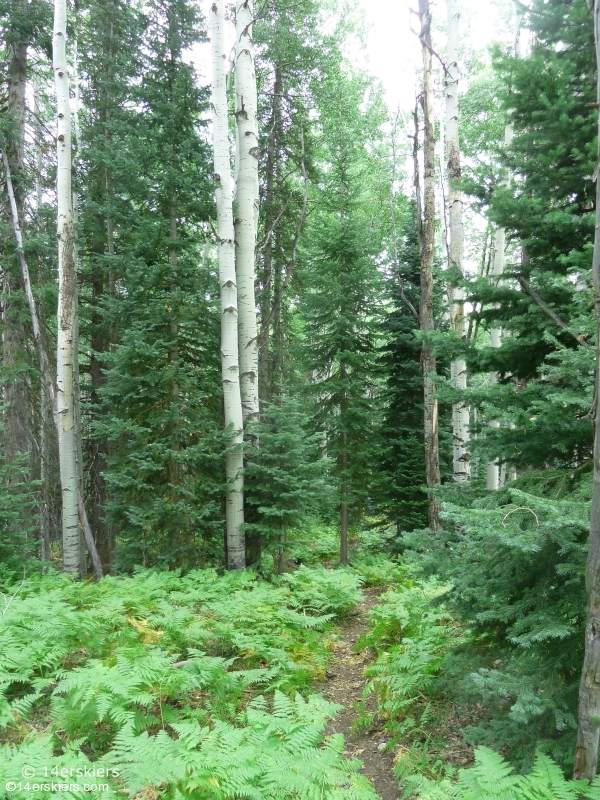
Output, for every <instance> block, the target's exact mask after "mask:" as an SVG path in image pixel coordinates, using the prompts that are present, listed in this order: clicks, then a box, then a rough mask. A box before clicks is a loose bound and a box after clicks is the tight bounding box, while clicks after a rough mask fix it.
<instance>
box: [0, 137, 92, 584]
mask: <svg viewBox="0 0 600 800" xmlns="http://www.w3.org/2000/svg"><path fill="white" fill-rule="evenodd" d="M2 160H3V162H4V170H5V173H6V188H7V193H8V199H9V204H10V211H11V218H12V227H13V232H14V235H15V242H16V244H17V255H18V258H19V265H20V267H21V276H22V278H23V285H24V287H25V295H26V297H27V305H28V306H29V313H30V316H31V328H32V332H33V339H34V342H35V346H36V350H37V352H38V358H39V364H40V372H41V373H42V384H43V389H44V390H45V392H46V396H47V398H48V400H49V401H50V405H51V407H52V415H53V419H54V426H55V428H56V433H57V438H58V433H59V425H60V421H59V418H58V407H59V406H58V390H57V383H56V382H55V381H54V378H53V377H52V370H51V367H50V359H49V358H48V353H47V352H46V346H45V344H44V340H43V337H42V329H41V326H40V319H39V316H38V313H37V305H36V302H35V297H34V296H33V288H32V285H31V278H30V274H29V267H28V265H27V261H26V260H25V254H24V251H23V236H22V233H21V228H20V225H19V216H18V213H17V204H16V200H15V193H14V190H13V184H12V178H11V173H10V166H9V163H8V158H7V156H6V153H5V152H2ZM42 416H43V414H42ZM75 502H76V503H77V514H78V517H79V522H80V524H81V527H82V529H83V536H84V539H85V543H86V545H87V549H88V552H89V554H90V559H91V562H92V566H93V568H94V573H95V575H96V577H97V578H98V580H100V579H101V578H102V577H103V573H102V564H101V563H100V559H99V558H98V552H97V550H96V545H95V543H94V537H93V535H92V530H91V528H90V525H89V522H88V519H87V514H86V511H85V505H84V502H83V497H82V495H81V492H80V491H79V487H77V488H76V495H75Z"/></svg>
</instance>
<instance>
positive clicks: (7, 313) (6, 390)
mask: <svg viewBox="0 0 600 800" xmlns="http://www.w3.org/2000/svg"><path fill="white" fill-rule="evenodd" d="M19 4H20V5H23V2H22V0H19ZM20 13H23V11H21V12H20ZM10 52H11V56H10V61H9V63H8V70H7V77H8V87H7V89H8V91H7V108H6V111H7V116H8V120H9V125H10V129H9V135H8V137H7V139H8V141H7V145H6V155H7V158H8V163H9V167H10V171H11V174H12V176H13V180H14V194H15V201H16V205H17V213H18V215H19V219H20V221H21V224H22V223H23V216H24V215H23V199H24V198H23V192H22V189H21V183H22V175H23V170H24V159H25V114H26V101H25V89H26V84H27V45H26V44H13V45H12V46H11V48H10ZM7 216H9V217H10V209H9V208H7ZM20 283H21V282H20V280H19V278H18V272H16V273H15V272H14V271H13V268H12V267H11V266H10V265H5V266H4V270H3V287H2V293H3V297H2V360H3V364H4V370H5V374H6V375H7V378H6V379H5V383H4V386H3V405H4V409H3V417H4V432H3V439H4V460H5V463H6V464H14V462H15V461H16V459H17V457H18V456H19V454H20V453H25V452H26V451H27V450H28V449H29V444H30V443H29V441H28V440H29V439H30V437H31V430H30V425H31V419H30V414H29V398H28V393H27V383H26V380H25V371H24V368H25V367H26V365H27V354H26V347H25V326H24V324H23V322H22V320H21V318H20V317H21V314H20V313H19V308H18V307H17V306H16V305H15V299H14V298H15V295H16V294H17V293H18V291H19V289H20V288H21V285H20ZM17 305H18V304H17ZM8 480H9V483H12V482H15V483H20V482H21V481H22V476H21V475H19V474H18V473H15V474H12V473H11V474H10V475H9V478H8Z"/></svg>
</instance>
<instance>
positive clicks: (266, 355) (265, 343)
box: [258, 67, 283, 416]
mask: <svg viewBox="0 0 600 800" xmlns="http://www.w3.org/2000/svg"><path fill="white" fill-rule="evenodd" d="M282 91H283V76H282V71H281V68H280V67H275V81H274V84H273V110H272V112H271V119H270V121H269V128H270V134H269V140H268V143H267V163H266V174H265V203H264V207H265V241H264V245H263V270H262V288H261V294H260V321H261V331H260V337H259V354H258V358H259V363H258V374H259V382H258V389H259V400H260V413H261V416H262V414H263V408H264V407H265V405H266V404H268V403H269V402H270V400H271V396H272V391H271V363H270V355H271V322H272V306H271V303H272V297H273V257H274V249H275V238H276V235H277V234H276V231H275V227H276V213H275V212H276V209H275V185H276V182H277V180H276V179H277V175H278V173H279V157H278V153H277V147H278V142H279V129H280V128H279V126H280V124H281V95H282Z"/></svg>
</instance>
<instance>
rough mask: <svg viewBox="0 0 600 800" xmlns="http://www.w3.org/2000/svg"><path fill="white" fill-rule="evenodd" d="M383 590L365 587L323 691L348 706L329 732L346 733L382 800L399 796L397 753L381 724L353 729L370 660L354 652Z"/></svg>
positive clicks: (348, 750)
mask: <svg viewBox="0 0 600 800" xmlns="http://www.w3.org/2000/svg"><path fill="white" fill-rule="evenodd" d="M380 594H381V589H365V590H364V595H365V599H364V600H363V602H362V603H360V604H359V605H358V606H357V607H356V609H355V610H354V612H353V613H352V615H351V616H350V617H349V618H348V620H347V621H346V622H345V623H344V624H343V625H342V626H341V627H340V632H341V634H342V639H341V640H340V641H339V642H338V644H337V646H336V649H335V658H334V660H333V661H332V663H331V664H330V667H329V670H328V673H327V681H325V682H324V683H323V685H322V688H321V691H322V692H323V695H324V696H325V697H326V698H327V699H328V700H330V701H331V702H333V703H339V704H340V705H343V706H344V707H345V708H344V710H343V711H341V712H340V713H339V714H338V715H337V717H336V718H335V719H334V720H332V722H331V723H330V724H329V728H328V733H329V734H333V733H343V734H344V739H345V741H346V749H345V753H346V755H347V756H348V757H349V758H358V759H360V760H361V761H362V762H363V767H362V769H361V772H362V773H363V775H366V776H367V778H369V779H370V781H371V783H372V784H373V786H374V787H375V791H376V792H377V794H378V795H379V797H380V798H381V800H399V798H400V792H399V790H398V779H397V778H396V777H395V776H394V774H393V769H394V753H393V752H391V751H388V750H385V749H384V747H385V743H386V738H385V736H384V734H383V732H382V730H381V728H379V727H378V724H377V723H375V724H374V725H373V726H372V727H371V728H369V730H367V731H364V732H361V733H359V734H353V733H352V726H353V724H354V722H355V721H356V718H357V713H356V711H355V710H354V703H356V702H358V701H359V700H362V694H363V689H364V688H365V685H366V683H367V680H366V679H365V677H364V675H363V672H364V669H365V667H366V666H367V664H368V662H369V657H368V653H367V652H366V651H364V652H363V653H360V654H358V655H357V654H355V653H354V645H355V644H356V642H357V641H358V639H359V638H360V637H361V636H362V635H363V634H365V633H367V631H368V629H369V626H368V617H369V611H370V610H371V609H372V608H373V607H374V606H376V605H377V603H378V601H379V596H380ZM367 709H368V703H367Z"/></svg>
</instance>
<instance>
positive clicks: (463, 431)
mask: <svg viewBox="0 0 600 800" xmlns="http://www.w3.org/2000/svg"><path fill="white" fill-rule="evenodd" d="M446 7H447V12H448V48H447V53H446V70H447V72H446V169H447V176H448V203H449V209H450V211H449V215H448V216H449V222H450V225H449V228H450V245H449V248H448V266H449V268H450V271H451V273H455V274H454V275H452V274H451V280H452V279H456V273H458V274H459V275H460V276H461V277H462V275H463V274H464V267H463V258H464V249H465V245H464V242H465V234H464V225H463V197H462V188H461V166H460V138H459V126H458V117H459V107H458V45H459V30H458V24H459V20H460V11H459V8H458V2H457V0H446ZM450 318H451V324H452V328H453V329H454V332H455V334H456V336H457V337H458V338H459V339H461V340H463V339H464V338H465V310H464V290H463V289H462V287H457V288H455V289H454V292H453V303H452V306H451V310H450ZM450 371H451V379H452V384H453V386H454V388H455V389H457V390H458V391H460V392H464V391H465V390H466V388H467V363H466V361H465V359H464V358H459V359H456V360H454V361H453V362H452V364H451V368H450ZM452 439H453V459H452V460H453V465H454V481H455V482H456V483H467V482H468V481H469V480H470V477H471V468H470V455H469V449H468V445H469V407H468V406H467V405H466V404H465V403H464V402H458V403H455V404H454V405H453V407H452Z"/></svg>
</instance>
